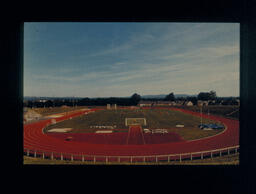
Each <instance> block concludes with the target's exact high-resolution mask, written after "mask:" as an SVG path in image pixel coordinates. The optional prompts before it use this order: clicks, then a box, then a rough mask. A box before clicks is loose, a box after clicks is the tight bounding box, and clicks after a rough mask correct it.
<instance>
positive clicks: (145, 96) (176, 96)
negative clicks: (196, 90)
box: [24, 94, 233, 100]
mask: <svg viewBox="0 0 256 194" xmlns="http://www.w3.org/2000/svg"><path fill="white" fill-rule="evenodd" d="M166 96H167V94H155V95H141V97H142V98H144V99H147V98H148V99H150V98H151V99H152V98H154V99H163V98H165V97H166ZM174 96H175V98H180V97H184V98H185V97H188V96H190V97H197V94H191V95H190V94H174ZM230 97H233V96H230ZM82 98H86V97H43V96H42V97H37V96H25V97H24V100H53V99H82ZM100 98H110V97H100ZM113 98H130V96H127V97H113ZM226 98H228V97H226ZM90 99H95V98H91V97H90Z"/></svg>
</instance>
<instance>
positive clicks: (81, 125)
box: [44, 109, 223, 140]
mask: <svg viewBox="0 0 256 194" xmlns="http://www.w3.org/2000/svg"><path fill="white" fill-rule="evenodd" d="M125 118H146V122H147V125H146V126H143V128H149V129H161V128H162V129H163V128H164V129H167V130H168V132H176V133H177V134H179V135H180V136H181V137H182V138H183V139H184V140H194V139H199V138H203V137H208V136H212V135H216V134H217V133H220V132H222V131H223V130H211V131H206V130H201V129H199V128H198V125H199V124H200V122H201V118H200V117H197V116H193V115H190V114H186V113H183V112H180V111H176V110H169V109H138V110H127V109H118V110H101V111H96V112H94V113H89V114H87V115H81V116H79V117H74V118H72V119H71V120H65V121H63V122H60V123H57V124H54V125H51V126H48V127H47V128H46V129H45V130H44V132H47V131H48V130H50V129H54V128H72V131H70V132H69V133H93V132H95V131H97V130H100V129H98V128H95V126H116V127H115V129H114V132H120V131H122V132H127V131H128V126H125ZM203 123H204V124H208V123H216V121H213V120H210V119H205V118H203ZM178 124H180V125H184V128H178V127H176V125H178ZM106 129H111V128H106Z"/></svg>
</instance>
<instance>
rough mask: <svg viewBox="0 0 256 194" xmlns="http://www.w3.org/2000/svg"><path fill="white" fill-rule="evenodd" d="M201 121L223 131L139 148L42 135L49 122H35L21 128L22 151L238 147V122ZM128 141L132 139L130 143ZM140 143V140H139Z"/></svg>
mask: <svg viewBox="0 0 256 194" xmlns="http://www.w3.org/2000/svg"><path fill="white" fill-rule="evenodd" d="M171 109H173V110H177V111H182V112H184V113H187V114H192V115H195V116H200V113H196V112H192V111H188V110H183V109H177V108H171ZM97 110H99V109H91V110H84V111H80V112H74V113H70V114H68V115H65V116H63V117H60V118H56V121H57V122H58V121H62V120H65V119H69V118H70V117H75V116H79V115H82V114H85V113H88V112H93V111H97ZM202 116H203V117H204V118H210V119H213V120H216V121H220V122H221V123H223V124H224V125H225V126H226V130H225V131H224V132H222V133H220V134H218V135H215V136H212V137H207V138H203V139H198V140H192V141H181V142H171V143H162V144H140V143H139V144H140V145H129V144H124V145H114V144H113V145H109V144H93V143H88V142H72V141H64V140H62V139H58V138H54V137H51V136H48V135H46V134H44V133H43V132H42V129H43V128H44V127H46V126H47V125H48V124H50V123H51V119H48V120H42V121H39V122H36V123H30V124H25V125H24V130H23V135H24V140H23V143H24V152H26V150H27V149H29V150H33V151H37V153H38V154H40V152H41V153H42V152H45V153H47V152H48V153H52V152H54V153H59V154H60V153H64V154H73V155H76V154H77V155H93V156H149V155H151V156H152V155H167V154H181V153H191V152H200V151H207V150H214V149H221V148H225V147H231V146H237V145H239V121H237V120H231V119H227V118H222V117H219V116H212V115H204V114H203V115H202ZM129 141H131V140H129ZM140 142H141V141H140Z"/></svg>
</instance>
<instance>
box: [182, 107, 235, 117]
mask: <svg viewBox="0 0 256 194" xmlns="http://www.w3.org/2000/svg"><path fill="white" fill-rule="evenodd" d="M177 108H183V109H186V110H191V111H195V112H200V109H201V107H198V106H177ZM202 112H203V113H204V114H208V112H209V114H213V115H219V116H222V117H226V118H232V119H239V106H237V105H225V106H224V105H210V106H203V107H202Z"/></svg>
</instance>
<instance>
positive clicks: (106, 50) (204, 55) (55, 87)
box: [24, 22, 240, 97]
mask: <svg viewBox="0 0 256 194" xmlns="http://www.w3.org/2000/svg"><path fill="white" fill-rule="evenodd" d="M239 36H240V35H239V24H238V23H159V22H156V23H153V22H152V23H150V22H145V23H140V22H138V23H132V22H131V23H128V22H123V23H122V22H113V23H108V22H106V23H100V22H96V23H91V22H84V23H74V22H70V23H65V22H58V23H53V22H48V23H47V22H38V23H29V22H28V23H25V24H24V96H50V97H52V96H55V97H57V96H59V97H65V96H77V97H111V96H112V97H122V96H131V95H132V94H133V93H135V92H136V93H138V94H140V95H148V94H169V93H170V92H174V94H198V93H199V92H207V91H210V90H215V91H216V93H217V95H218V96H239V53H240V51H239V47H240V45H239V44H240V43H239Z"/></svg>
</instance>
